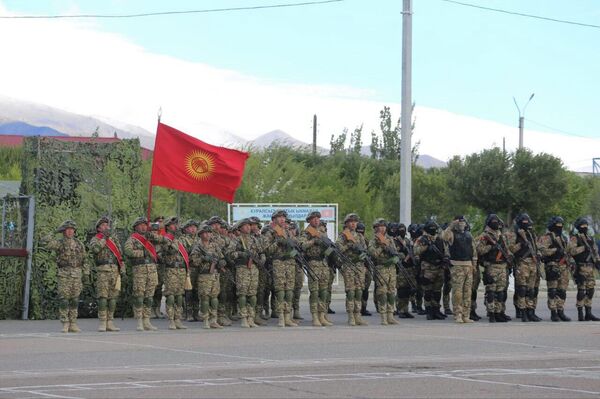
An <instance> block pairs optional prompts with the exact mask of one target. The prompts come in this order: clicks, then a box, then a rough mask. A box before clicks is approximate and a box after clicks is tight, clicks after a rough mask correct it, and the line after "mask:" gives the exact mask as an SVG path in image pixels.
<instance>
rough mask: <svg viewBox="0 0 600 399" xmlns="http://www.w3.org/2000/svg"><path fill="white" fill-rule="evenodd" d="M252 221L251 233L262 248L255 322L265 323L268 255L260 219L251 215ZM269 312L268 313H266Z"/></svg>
mask: <svg viewBox="0 0 600 399" xmlns="http://www.w3.org/2000/svg"><path fill="white" fill-rule="evenodd" d="M248 220H250V223H251V225H252V231H251V234H252V236H253V237H254V239H255V240H256V242H257V243H258V246H259V248H260V254H259V257H260V259H261V262H259V264H258V265H257V267H258V286H257V288H256V308H255V310H254V313H255V317H254V324H256V325H259V326H261V325H265V324H266V322H265V320H267V319H268V292H267V291H268V287H269V271H268V270H267V266H266V256H265V253H264V252H265V251H264V245H263V244H264V243H263V238H262V236H261V234H260V219H259V218H257V217H256V216H252V217H250V218H249V219H248ZM265 312H267V315H265Z"/></svg>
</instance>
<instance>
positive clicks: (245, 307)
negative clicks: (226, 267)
mask: <svg viewBox="0 0 600 399" xmlns="http://www.w3.org/2000/svg"><path fill="white" fill-rule="evenodd" d="M258 273H259V272H258V268H257V267H256V265H251V266H250V267H248V266H246V265H239V266H236V270H235V286H236V291H237V296H238V307H239V310H240V316H241V317H250V318H252V319H254V316H255V315H256V314H255V309H256V291H257V289H258Z"/></svg>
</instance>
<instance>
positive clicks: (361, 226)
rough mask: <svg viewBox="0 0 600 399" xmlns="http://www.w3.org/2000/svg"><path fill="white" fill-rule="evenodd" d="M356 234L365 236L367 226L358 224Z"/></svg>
mask: <svg viewBox="0 0 600 399" xmlns="http://www.w3.org/2000/svg"><path fill="white" fill-rule="evenodd" d="M356 232H357V233H363V234H364V232H365V224H364V223H362V222H358V224H357V225H356Z"/></svg>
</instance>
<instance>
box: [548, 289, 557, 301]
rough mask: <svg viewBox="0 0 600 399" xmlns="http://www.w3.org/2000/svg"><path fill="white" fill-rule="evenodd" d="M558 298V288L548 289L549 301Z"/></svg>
mask: <svg viewBox="0 0 600 399" xmlns="http://www.w3.org/2000/svg"><path fill="white" fill-rule="evenodd" d="M555 298H556V288H548V299H555Z"/></svg>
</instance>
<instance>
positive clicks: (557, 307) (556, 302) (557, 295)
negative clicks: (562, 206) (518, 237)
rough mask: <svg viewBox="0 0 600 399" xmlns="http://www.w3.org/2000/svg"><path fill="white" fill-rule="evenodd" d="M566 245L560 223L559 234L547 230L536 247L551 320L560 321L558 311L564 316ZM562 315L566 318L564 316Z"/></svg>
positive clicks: (566, 276) (566, 282) (567, 274)
mask: <svg viewBox="0 0 600 399" xmlns="http://www.w3.org/2000/svg"><path fill="white" fill-rule="evenodd" d="M553 219H554V218H553ZM567 246H568V241H567V240H566V238H565V237H563V235H562V225H561V232H560V233H559V234H555V232H553V231H548V232H546V234H544V235H543V236H541V237H540V238H539V240H538V248H539V250H540V253H541V255H542V260H543V261H544V269H545V271H546V286H547V287H548V309H550V313H551V315H552V316H551V319H552V321H560V318H559V316H558V313H559V312H560V313H562V315H563V316H564V306H565V299H566V298H567V288H569V272H570V270H569V265H568V263H567V258H566V252H567ZM564 317H565V318H566V316H564Z"/></svg>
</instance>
